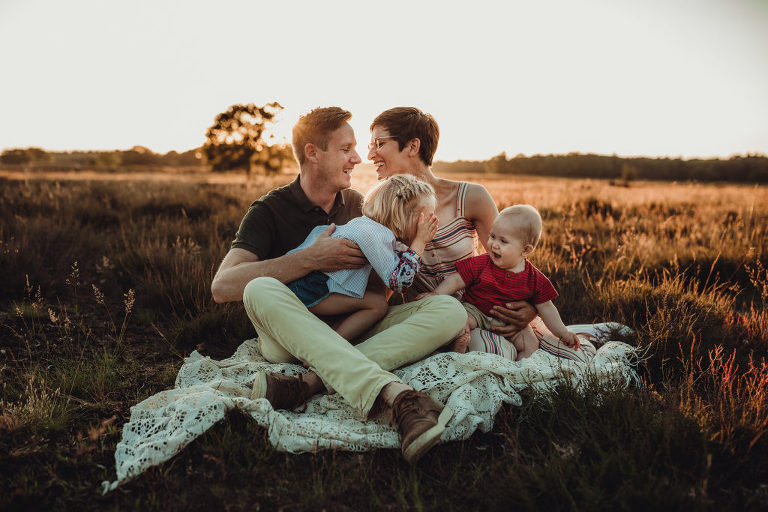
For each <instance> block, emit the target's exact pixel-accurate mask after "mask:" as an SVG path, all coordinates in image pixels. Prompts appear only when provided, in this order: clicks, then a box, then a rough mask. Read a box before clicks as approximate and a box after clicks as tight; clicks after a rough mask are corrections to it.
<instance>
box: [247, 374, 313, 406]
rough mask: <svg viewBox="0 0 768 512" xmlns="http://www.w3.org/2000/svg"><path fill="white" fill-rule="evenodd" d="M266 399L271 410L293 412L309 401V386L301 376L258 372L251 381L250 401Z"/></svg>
mask: <svg viewBox="0 0 768 512" xmlns="http://www.w3.org/2000/svg"><path fill="white" fill-rule="evenodd" d="M257 398H266V399H267V400H268V401H269V403H270V404H272V408H274V409H287V410H289V411H290V410H293V409H295V408H296V407H298V406H300V405H302V404H303V403H305V402H306V401H307V400H309V399H310V394H309V384H307V383H306V382H304V379H303V378H302V374H299V375H298V376H297V377H289V376H288V375H283V374H282V373H271V372H264V371H262V372H259V373H258V374H256V378H255V379H254V381H253V392H252V393H251V400H256V399H257Z"/></svg>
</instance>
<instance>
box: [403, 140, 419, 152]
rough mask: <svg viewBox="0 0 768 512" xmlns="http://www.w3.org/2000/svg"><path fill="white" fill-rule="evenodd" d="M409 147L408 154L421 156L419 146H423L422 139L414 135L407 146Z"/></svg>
mask: <svg viewBox="0 0 768 512" xmlns="http://www.w3.org/2000/svg"><path fill="white" fill-rule="evenodd" d="M405 147H406V148H407V149H408V156H419V148H421V139H419V138H418V137H414V138H412V139H411V140H409V141H408V144H407V145H406V146H405Z"/></svg>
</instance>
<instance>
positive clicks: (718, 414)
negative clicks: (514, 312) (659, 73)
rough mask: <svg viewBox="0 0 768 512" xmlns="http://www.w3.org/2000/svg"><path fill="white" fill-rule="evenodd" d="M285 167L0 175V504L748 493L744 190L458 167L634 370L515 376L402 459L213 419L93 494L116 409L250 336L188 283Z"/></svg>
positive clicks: (567, 310)
mask: <svg viewBox="0 0 768 512" xmlns="http://www.w3.org/2000/svg"><path fill="white" fill-rule="evenodd" d="M356 176H357V175H356ZM290 179H292V178H291V177H289V176H272V177H269V178H265V177H261V178H258V179H255V180H251V182H250V183H248V184H245V183H242V184H238V183H229V184H206V183H200V182H163V181H154V182H153V181H147V182H140V181H126V182H106V181H104V182H101V181H93V182H85V181H69V182H64V181H46V180H28V181H10V180H6V181H4V182H3V183H2V185H3V186H2V187H0V199H1V200H0V213H2V216H1V217H0V218H1V219H2V221H1V222H0V258H2V264H1V265H0V282H2V283H3V285H2V286H1V287H0V381H1V382H2V384H1V385H0V457H1V459H0V468H1V469H0V475H1V476H2V478H0V482H2V483H0V508H8V509H25V508H26V509H29V508H33V509H40V508H52V509H95V508H104V507H108V508H115V509H126V508H140V509H146V508H185V509H208V508H213V507H216V508H230V509H253V508H257V509H258V508H259V507H260V508H263V509H279V508H283V509H285V510H316V509H322V508H325V509H327V510H348V509H355V510H360V509H362V510H435V509H440V510H443V509H445V510H467V509H499V508H505V509H506V508H512V509H520V510H541V509H545V508H547V509H549V508H553V509H563V510H648V509H686V510H688V509H693V510H707V509H710V508H715V507H716V508H725V509H739V510H750V509H753V510H760V509H764V508H765V507H766V506H768V493H766V490H765V486H764V483H765V481H766V479H768V463H766V461H768V436H766V434H765V430H766V428H768V413H767V412H766V411H767V410H768V409H767V408H766V406H765V403H766V393H768V366H766V365H767V364H768V362H767V361H766V353H767V352H768V313H766V309H767V308H766V305H767V304H766V302H767V301H768V270H767V269H768V207H766V206H765V205H766V204H768V190H766V189H765V188H763V187H752V186H741V185H739V186H737V185H702V184H697V183H677V184H671V183H664V184H657V183H652V182H641V181H633V182H632V183H631V185H630V186H628V187H626V186H622V187H617V186H611V185H610V184H609V182H607V181H602V180H566V179H546V180H545V179H539V178H536V179H533V178H527V177H524V176H515V177H514V179H509V180H508V179H504V178H502V177H499V176H483V177H479V176H478V175H474V176H472V177H470V178H469V179H471V180H475V181H476V180H478V179H479V180H480V181H482V182H483V183H484V184H486V186H487V187H488V188H489V190H490V191H491V193H492V194H493V196H494V198H495V199H496V201H497V203H498V206H499V207H500V208H501V207H504V206H508V205H510V204H515V203H529V204H533V205H536V206H537V208H538V209H539V210H540V212H541V213H542V217H543V219H544V226H545V232H544V236H543V238H542V241H541V243H540V245H539V247H538V248H537V250H536V252H535V253H534V254H533V256H532V261H533V262H534V264H536V265H537V266H538V267H539V268H541V269H542V270H543V271H544V272H545V273H546V274H547V275H548V276H549V277H550V279H552V281H553V282H554V284H555V286H556V288H557V289H558V291H559V292H560V297H559V298H558V299H556V304H557V306H558V309H559V310H560V312H561V315H562V317H563V319H564V320H565V322H566V323H573V324H575V323H590V322H600V321H606V320H610V321H616V322H619V323H622V324H625V325H628V326H630V327H631V328H632V329H633V332H631V333H620V332H615V333H613V336H612V337H613V339H618V340H622V341H625V342H627V343H630V344H632V345H635V346H638V347H640V348H641V349H642V353H643V354H644V361H643V363H642V364H641V365H640V367H639V373H640V376H641V380H642V384H641V385H639V386H638V387H630V388H624V387H620V386H616V387H612V386H608V387H606V385H605V384H601V383H597V382H590V383H588V385H587V390H586V392H583V393H582V392H578V391H577V390H575V389H572V388H570V387H568V386H566V385H562V386H560V387H559V388H558V389H557V391H556V392H555V393H550V394H546V395H543V394H536V393H533V392H528V393H525V394H524V396H523V405H522V406H520V407H512V406H509V407H504V408H502V410H501V411H500V413H499V415H498V416H497V418H496V423H495V426H494V428H493V430H492V431H491V432H488V433H485V434H483V433H477V434H475V435H474V436H473V437H472V438H471V439H470V440H468V441H465V442H462V443H447V444H443V445H439V446H438V447H436V448H435V449H434V450H433V451H431V452H430V453H429V454H427V455H426V456H425V458H424V459H423V461H422V463H420V464H419V466H417V467H415V468H411V467H408V466H407V465H406V464H405V463H404V462H403V461H402V460H401V457H400V455H399V453H398V452H396V451H394V450H380V451H375V452H371V453H363V454H357V453H346V452H333V451H328V452H318V453H314V454H311V453H310V454H302V455H290V454H284V453H280V452H277V451H275V450H274V449H273V448H272V447H271V445H270V444H269V442H268V440H267V434H266V432H265V431H264V430H263V429H262V428H261V427H259V426H258V425H255V424H254V422H252V421H250V420H249V419H248V418H247V417H245V416H244V415H242V414H240V413H236V412H235V413H231V414H229V415H228V416H227V418H226V419H225V420H224V421H223V422H221V423H219V424H218V425H216V426H215V427H214V428H212V429H211V430H210V431H208V432H206V433H205V434H204V435H203V436H201V437H200V438H198V439H197V440H196V441H194V442H193V443H192V444H191V445H189V446H188V447H187V448H186V449H185V450H184V451H183V452H182V453H181V454H179V455H178V456H177V457H175V458H173V459H171V460H170V461H168V462H167V463H165V464H163V465H162V466H159V467H155V468H152V469H150V470H149V471H148V472H147V473H146V474H145V475H143V476H141V477H139V478H138V479H136V480H134V481H132V482H130V483H128V484H126V485H125V486H124V487H122V488H121V489H120V490H118V491H116V492H114V493H111V494H109V495H107V496H103V497H102V496H100V495H98V494H97V492H96V488H97V485H98V483H99V482H100V481H102V480H110V479H112V478H113V477H114V458H113V457H114V451H115V448H116V445H117V443H118V441H119V440H120V436H121V426H122V424H123V423H125V421H126V420H127V418H128V417H129V415H130V407H131V406H132V405H134V404H136V403H137V402H139V401H140V400H142V399H144V398H146V397H148V396H151V395H153V394H154V393H157V392H159V391H162V390H164V389H169V388H171V387H173V383H174V379H175V376H176V373H177V372H178V368H179V367H180V366H181V364H183V359H184V357H185V356H186V355H187V354H189V353H190V352H191V351H192V350H195V349H197V350H199V351H201V352H202V353H204V354H205V355H210V356H212V357H217V358H223V357H227V356H228V355H230V354H231V353H232V352H233V350H234V349H235V348H236V347H237V345H238V344H240V343H241V342H242V341H243V340H245V339H247V338H250V337H252V336H253V335H254V333H253V330H252V327H251V325H250V323H249V321H248V319H247V317H246V315H245V313H244V311H243V308H242V306H241V305H240V304H215V303H214V302H213V300H212V299H211V296H210V292H209V286H210V281H211V278H212V276H213V274H214V272H215V270H216V268H215V266H216V265H217V264H218V263H219V262H220V261H221V258H222V257H223V255H224V254H225V253H226V251H227V250H228V248H229V243H230V242H231V240H232V239H233V238H234V235H235V231H236V229H237V226H238V223H239V221H240V219H241V217H242V215H243V214H244V212H245V211H246V209H247V208H248V205H249V204H250V203H251V202H252V201H253V200H255V199H258V198H259V197H260V196H261V195H263V194H264V193H266V192H267V191H268V190H270V189H271V188H273V187H275V186H277V185H279V184H283V183H287V182H288V181H289V180H290ZM374 182H375V178H373V177H372V176H371V177H368V178H366V179H365V180H364V181H362V182H361V184H360V185H358V186H359V187H360V189H361V191H363V192H364V191H365V190H366V189H367V188H368V187H369V186H370V185H371V184H373V183H374ZM350 475H354V477H352V476H350ZM201 481H202V482H205V485H199V483H200V482H201ZM297 489H298V491H297Z"/></svg>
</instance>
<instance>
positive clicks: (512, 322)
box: [490, 301, 537, 338]
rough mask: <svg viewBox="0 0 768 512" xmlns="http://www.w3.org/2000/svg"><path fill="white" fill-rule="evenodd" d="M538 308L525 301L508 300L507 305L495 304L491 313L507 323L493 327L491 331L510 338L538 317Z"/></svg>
mask: <svg viewBox="0 0 768 512" xmlns="http://www.w3.org/2000/svg"><path fill="white" fill-rule="evenodd" d="M536 314H537V311H536V308H535V307H533V306H532V305H531V304H529V303H528V302H525V301H518V302H507V304H506V307H502V306H493V308H492V309H491V311H490V315H491V316H492V317H494V318H497V319H499V320H501V321H502V322H504V324H505V325H503V326H500V327H492V328H491V331H492V332H495V333H496V334H498V335H499V336H502V337H504V338H508V337H510V336H513V335H514V334H517V332H519V331H520V329H522V328H524V327H525V326H527V325H528V324H529V323H531V322H532V321H533V319H534V318H536Z"/></svg>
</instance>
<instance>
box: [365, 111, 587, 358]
mask: <svg viewBox="0 0 768 512" xmlns="http://www.w3.org/2000/svg"><path fill="white" fill-rule="evenodd" d="M439 137H440V129H439V128H438V125H437V122H436V121H435V119H434V118H433V117H432V116H431V115H429V114H426V113H424V112H422V111H421V110H419V109H417V108H415V107H395V108H392V109H389V110H386V111H384V112H382V113H381V114H379V115H378V116H377V117H376V119H374V120H373V122H372V123H371V143H370V144H369V145H368V148H369V151H368V159H369V160H371V161H373V163H374V165H375V166H376V173H377V174H378V177H379V179H380V180H381V179H386V178H388V177H390V176H392V175H394V174H404V173H406V174H412V175H413V176H415V177H417V178H419V179H421V180H423V181H425V182H427V183H429V184H430V185H432V187H433V188H434V189H435V196H436V198H437V208H436V209H435V214H436V215H437V218H438V221H439V227H438V230H437V233H436V234H435V238H434V239H433V240H432V242H430V243H429V244H427V246H426V248H425V250H424V253H423V255H422V259H423V261H424V264H423V265H422V269H421V271H420V272H419V275H418V276H417V279H416V280H415V281H414V285H413V287H412V288H411V289H410V290H409V294H408V298H409V299H411V300H412V299H413V298H415V296H416V295H417V294H418V293H422V292H430V291H432V290H434V288H435V286H437V284H438V283H439V282H440V281H442V280H443V279H444V277H445V276H446V275H448V274H450V273H453V272H455V271H456V270H455V267H454V265H455V263H456V262H457V261H458V260H461V259H464V258H467V257H469V256H473V255H476V254H477V250H478V240H479V241H480V243H482V244H483V247H484V248H485V249H486V251H487V246H486V244H487V243H488V233H489V231H490V228H491V225H492V224H493V221H494V219H496V216H497V215H498V213H499V212H498V209H497V208H496V203H495V202H494V200H493V198H492V197H491V195H490V194H489V193H488V191H487V190H486V189H485V187H483V186H482V185H479V184H476V183H468V182H459V181H453V180H447V179H444V178H439V177H437V176H435V174H434V173H433V172H432V169H431V167H430V166H431V165H432V158H433V157H434V155H435V150H436V149H437V142H438V139H439ZM507 306H508V307H506V308H503V307H499V306H494V309H493V311H492V312H491V314H492V315H493V316H495V317H496V318H498V319H499V320H501V321H502V322H504V323H505V324H506V325H505V326H503V327H494V328H493V332H492V333H491V332H487V331H480V330H478V329H475V330H473V331H472V335H471V341H470V342H469V347H468V348H469V350H478V351H483V352H492V353H495V354H499V355H504V356H506V357H509V352H510V351H511V350H513V348H512V345H511V343H509V342H508V341H507V340H506V339H505V338H507V337H509V336H511V335H512V334H514V333H516V332H517V331H519V330H520V329H522V328H523V327H525V326H526V325H528V324H529V323H531V321H533V320H534V319H536V318H537V316H536V309H535V308H534V307H533V306H531V305H530V304H529V303H527V302H513V303H509V304H508V305H507ZM542 325H543V324H542ZM536 327H537V324H536V322H534V328H536ZM541 338H542V337H540V341H542V344H541V347H542V348H544V349H545V350H547V349H548V348H549V350H548V351H551V352H553V353H555V355H558V356H561V357H568V358H576V359H579V360H581V359H584V358H583V357H581V355H580V354H572V353H570V352H569V350H570V349H567V347H564V346H559V344H557V343H555V345H554V346H551V345H552V344H551V343H550V344H549V345H550V346H549V347H548V346H547V343H546V340H542V339H541ZM583 345H585V350H586V352H587V354H586V355H588V356H589V355H590V354H589V353H590V352H591V355H594V347H593V346H592V345H591V344H589V343H585V344H583ZM571 352H572V351H571ZM512 359H514V357H512Z"/></svg>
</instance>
